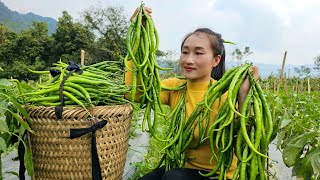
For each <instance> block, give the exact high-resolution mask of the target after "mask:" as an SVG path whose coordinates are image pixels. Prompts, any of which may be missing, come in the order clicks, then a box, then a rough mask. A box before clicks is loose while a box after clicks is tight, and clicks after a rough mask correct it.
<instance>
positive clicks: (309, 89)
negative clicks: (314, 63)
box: [308, 77, 311, 94]
mask: <svg viewBox="0 0 320 180" xmlns="http://www.w3.org/2000/svg"><path fill="white" fill-rule="evenodd" d="M310 91H311V87H310V78H309V77H308V94H310Z"/></svg>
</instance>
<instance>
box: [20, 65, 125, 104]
mask: <svg viewBox="0 0 320 180" xmlns="http://www.w3.org/2000/svg"><path fill="white" fill-rule="evenodd" d="M54 65H55V66H53V67H52V68H51V73H50V71H32V70H30V71H32V72H34V73H37V74H48V76H51V75H53V76H54V77H52V78H51V79H49V80H48V81H47V82H43V83H41V84H38V88H37V89H34V90H33V91H32V92H27V93H24V94H22V95H23V96H24V97H25V98H24V99H25V101H26V103H29V104H32V105H43V106H61V105H62V102H61V96H60V91H62V94H63V96H64V97H63V98H64V105H66V106H68V105H78V106H81V107H83V108H87V107H92V106H96V105H115V104H123V103H128V101H127V100H126V99H124V94H125V93H128V92H129V91H130V88H129V87H127V86H125V85H124V84H123V70H121V68H120V67H119V65H118V64H117V62H115V61H103V62H100V63H96V64H92V65H89V66H82V67H81V70H80V71H77V72H74V73H70V75H69V77H68V78H66V76H67V75H68V74H69V72H70V71H71V70H70V69H69V70H68V68H70V66H77V65H76V64H69V65H68V64H66V63H63V62H62V61H59V62H58V63H55V64H54ZM79 68H80V67H79ZM64 79H65V82H64V83H63V86H61V83H62V81H64Z"/></svg>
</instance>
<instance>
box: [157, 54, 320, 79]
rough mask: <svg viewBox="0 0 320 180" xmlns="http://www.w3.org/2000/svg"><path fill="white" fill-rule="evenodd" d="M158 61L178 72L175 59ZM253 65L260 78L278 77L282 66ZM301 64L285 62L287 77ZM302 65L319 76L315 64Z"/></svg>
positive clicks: (293, 75)
mask: <svg viewBox="0 0 320 180" xmlns="http://www.w3.org/2000/svg"><path fill="white" fill-rule="evenodd" d="M158 63H159V65H160V66H161V67H171V68H172V66H174V69H175V70H176V71H178V72H179V70H177V66H178V62H177V60H176V62H174V63H172V61H170V60H164V59H162V60H158ZM226 64H227V65H226V66H227V67H226V68H227V69H230V68H231V67H234V66H238V63H237V62H235V61H227V62H226ZM253 65H255V66H258V69H259V76H260V77H261V78H262V79H264V78H267V77H268V76H270V75H273V76H276V77H279V75H280V70H281V68H282V65H275V64H263V63H253ZM301 66H302V65H292V64H287V65H285V68H284V72H285V73H286V75H287V77H289V78H290V77H298V76H299V74H297V73H296V72H295V70H294V68H300V67H301ZM303 66H307V67H309V68H310V69H311V73H310V75H311V76H312V77H319V76H320V72H319V71H317V70H315V69H313V68H314V67H315V65H312V64H305V65H303ZM164 73H166V72H164V71H161V74H164Z"/></svg>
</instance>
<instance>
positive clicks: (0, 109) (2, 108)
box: [0, 101, 8, 116]
mask: <svg viewBox="0 0 320 180" xmlns="http://www.w3.org/2000/svg"><path fill="white" fill-rule="evenodd" d="M7 107H8V102H6V101H0V116H1V114H4V113H5V112H6V109H7Z"/></svg>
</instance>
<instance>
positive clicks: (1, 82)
mask: <svg viewBox="0 0 320 180" xmlns="http://www.w3.org/2000/svg"><path fill="white" fill-rule="evenodd" d="M0 86H6V87H8V86H11V83H10V81H9V80H8V79H0Z"/></svg>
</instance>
